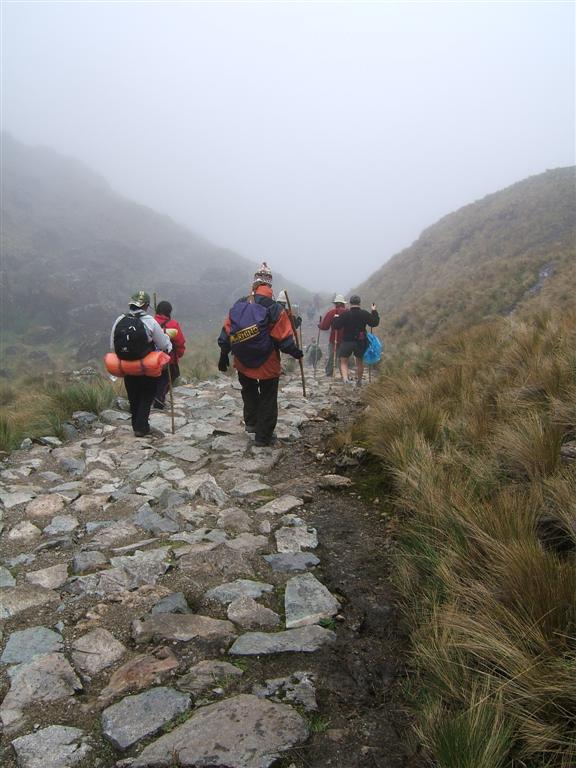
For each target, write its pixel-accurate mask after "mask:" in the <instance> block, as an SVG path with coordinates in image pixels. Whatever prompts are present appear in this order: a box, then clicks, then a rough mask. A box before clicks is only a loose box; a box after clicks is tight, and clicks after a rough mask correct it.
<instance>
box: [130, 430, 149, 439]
mask: <svg viewBox="0 0 576 768" xmlns="http://www.w3.org/2000/svg"><path fill="white" fill-rule="evenodd" d="M149 434H150V430H148V432H140V431H138V430H137V429H135V430H134V437H148V435H149Z"/></svg>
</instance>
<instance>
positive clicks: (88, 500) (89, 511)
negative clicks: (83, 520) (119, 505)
mask: <svg viewBox="0 0 576 768" xmlns="http://www.w3.org/2000/svg"><path fill="white" fill-rule="evenodd" d="M105 504H106V496H103V495H101V494H100V495H99V494H89V493H85V494H84V495H83V496H78V498H77V499H75V500H74V501H73V502H72V504H71V506H70V509H71V510H72V511H73V512H76V513H78V514H81V515H97V514H99V513H101V512H102V510H103V508H104V505H105Z"/></svg>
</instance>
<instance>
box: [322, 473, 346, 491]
mask: <svg viewBox="0 0 576 768" xmlns="http://www.w3.org/2000/svg"><path fill="white" fill-rule="evenodd" d="M318 485H319V486H320V488H334V489H338V488H349V487H350V486H351V485H352V480H351V479H350V478H349V477H344V475H322V477H321V478H320V480H319V481H318Z"/></svg>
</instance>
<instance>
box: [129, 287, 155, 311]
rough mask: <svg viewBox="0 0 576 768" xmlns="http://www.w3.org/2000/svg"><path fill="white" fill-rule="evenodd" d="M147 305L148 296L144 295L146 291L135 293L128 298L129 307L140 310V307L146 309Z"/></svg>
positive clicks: (147, 294)
mask: <svg viewBox="0 0 576 768" xmlns="http://www.w3.org/2000/svg"><path fill="white" fill-rule="evenodd" d="M148 304H150V294H149V293H146V291H136V293H133V294H132V296H130V306H131V307H138V308H139V309H142V307H146V306H147V305H148Z"/></svg>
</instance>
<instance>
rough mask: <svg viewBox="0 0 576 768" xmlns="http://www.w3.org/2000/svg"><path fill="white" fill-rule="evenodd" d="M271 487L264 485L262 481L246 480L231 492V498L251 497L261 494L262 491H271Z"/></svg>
mask: <svg viewBox="0 0 576 768" xmlns="http://www.w3.org/2000/svg"><path fill="white" fill-rule="evenodd" d="M269 490H270V486H269V485H266V483H263V482H262V481H261V480H246V481H245V482H244V483H239V484H238V485H235V486H234V488H232V490H231V491H230V495H231V496H239V497H243V496H251V495H252V494H253V493H259V492H260V491H269Z"/></svg>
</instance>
